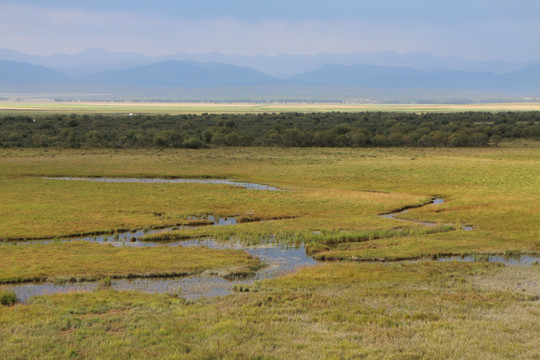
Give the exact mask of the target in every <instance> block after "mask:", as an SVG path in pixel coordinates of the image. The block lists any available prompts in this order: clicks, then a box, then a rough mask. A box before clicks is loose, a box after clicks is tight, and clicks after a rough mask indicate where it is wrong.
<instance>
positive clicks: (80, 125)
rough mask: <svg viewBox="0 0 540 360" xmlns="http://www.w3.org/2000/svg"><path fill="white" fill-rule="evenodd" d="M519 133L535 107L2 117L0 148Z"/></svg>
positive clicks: (336, 141) (350, 141)
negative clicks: (494, 110) (498, 110)
mask: <svg viewBox="0 0 540 360" xmlns="http://www.w3.org/2000/svg"><path fill="white" fill-rule="evenodd" d="M518 138H519V139H539V138H540V112H504V113H479V112H465V113H429V114H410V113H391V112H361V113H341V112H328V113H310V114H304V113H280V114H241V115H230V114H223V115H220V114H204V115H200V116H199V115H136V116H120V115H116V116H115V115H109V116H106V117H105V116H104V115H86V114H85V115H76V114H71V115H69V116H67V115H41V116H39V117H36V118H35V119H34V118H31V117H28V116H4V117H0V147H49V146H51V147H59V148H192V149H198V148H204V147H220V146H284V147H293V146H294V147H306V146H316V147H359V146H381V147H391V146H393V147H395V146H414V147H434V146H450V147H463V146H475V147H482V146H487V145H493V146H497V145H498V144H499V143H500V142H501V141H504V140H509V139H518Z"/></svg>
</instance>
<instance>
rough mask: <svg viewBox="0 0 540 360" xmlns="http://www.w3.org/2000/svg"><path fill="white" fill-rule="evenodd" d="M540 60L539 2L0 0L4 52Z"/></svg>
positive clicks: (0, 26)
mask: <svg viewBox="0 0 540 360" xmlns="http://www.w3.org/2000/svg"><path fill="white" fill-rule="evenodd" d="M90 47H99V48H103V49H107V50H112V51H133V52H139V53H144V54H148V55H162V54H171V53H176V52H180V51H181V52H189V53H194V52H203V53H207V52H213V51H218V52H222V53H226V54H269V55H275V54H279V53H288V54H314V53H319V52H331V53H348V52H356V51H360V52H370V51H386V50H393V51H397V52H407V51H427V52H430V53H433V54H434V55H438V56H459V57H463V58H467V59H476V60H486V59H491V58H499V59H504V60H530V59H540V1H539V0H512V1H507V0H407V1H405V0H369V1H364V0H331V1H330V0H189V1H183V0H179V1H178V0H176V1H175V0H153V1H150V0H0V48H9V49H14V50H18V51H22V52H26V53H31V54H52V53H76V52H79V51H81V50H84V49H85V48H90Z"/></svg>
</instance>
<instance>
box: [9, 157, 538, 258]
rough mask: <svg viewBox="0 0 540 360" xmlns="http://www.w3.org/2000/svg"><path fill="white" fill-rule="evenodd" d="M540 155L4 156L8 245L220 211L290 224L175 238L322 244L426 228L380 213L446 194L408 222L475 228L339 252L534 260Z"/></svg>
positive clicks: (192, 233)
mask: <svg viewBox="0 0 540 360" xmlns="http://www.w3.org/2000/svg"><path fill="white" fill-rule="evenodd" d="M539 157H540V151H539V148H537V147H528V148H487V149H273V148H262V149H259V148H255V149H252V148H249V149H214V150H199V151H190V150H166V151H112V150H103V151H100V150H92V151H82V150H81V151H70V150H65V151H60V150H49V151H44V150H3V151H0V174H1V175H0V184H1V187H2V189H3V191H2V192H1V193H0V202H1V203H2V205H3V206H2V207H1V208H0V215H1V216H0V225H1V226H0V229H1V230H0V238H30V237H41V236H53V237H54V236H60V235H67V234H72V233H80V232H93V231H108V230H113V229H117V228H130V229H131V228H144V227H150V226H164V225H172V224H175V223H178V222H182V221H185V219H186V217H187V216H189V215H197V214H199V215H200V214H205V213H212V214H215V215H222V216H235V215H236V216H255V217H258V218H261V219H272V218H283V217H285V218H290V219H287V220H276V221H270V222H261V223H244V224H240V225H236V226H226V227H206V228H201V229H192V230H182V231H180V232H179V233H178V234H177V236H179V237H181V238H182V237H186V236H191V237H199V236H203V235H209V236H213V237H218V238H228V237H230V236H233V237H239V238H243V239H250V240H253V239H258V238H261V237H265V236H266V237H267V236H268V235H270V234H274V235H276V236H277V237H278V238H282V239H284V240H287V239H289V240H290V239H297V240H298V239H300V240H302V241H307V242H310V241H312V240H316V239H315V238H316V237H315V236H312V235H313V233H314V232H316V231H321V232H330V233H336V232H337V233H339V232H346V233H354V232H357V233H363V232H366V231H367V232H370V231H371V232H373V231H390V230H392V229H394V228H397V227H399V228H404V229H405V230H406V229H411V230H412V229H415V228H419V227H420V225H417V224H414V223H410V222H404V221H397V220H391V219H384V218H381V217H378V216H377V215H378V214H380V213H383V212H387V211H390V210H393V209H398V208H400V207H403V206H405V205H413V204H422V203H425V202H426V201H428V200H429V199H430V198H431V197H432V196H434V195H437V196H441V197H444V198H445V203H444V204H441V205H429V206H426V207H423V208H419V209H412V210H411V211H410V212H409V213H407V214H404V215H403V217H408V218H410V219H418V220H429V221H433V222H435V223H439V224H441V225H444V224H456V225H457V226H458V227H459V225H460V224H468V225H473V226H474V231H472V232H463V231H458V232H451V233H444V234H436V235H426V236H424V235H422V236H408V237H405V238H392V239H388V240H381V239H377V240H373V241H369V242H367V243H365V244H364V243H362V244H350V245H349V247H346V246H341V247H339V248H334V249H332V250H335V251H339V255H340V256H342V257H346V256H347V255H350V256H355V257H360V258H372V257H374V256H376V257H377V258H379V257H385V256H388V257H391V258H401V257H415V256H420V255H433V254H437V253H463V252H467V253H470V252H504V251H506V250H521V251H523V252H533V251H539V249H540V240H539V239H540V228H539V227H538V224H539V223H540V213H539V212H538V211H537V206H536V204H537V203H538V202H540V188H539V187H538V184H539V183H540V167H539V166H538V163H539ZM43 176H122V177H175V176H176V177H218V178H235V179H239V180H243V181H252V182H256V183H261V184H269V185H274V186H278V187H281V188H283V189H285V190H291V191H282V192H266V191H253V190H246V189H242V188H237V187H232V186H227V185H211V184H206V185H205V184H126V183H115V184H112V183H93V182H68V181H60V180H45V179H42V178H41V177H43ZM156 214H160V215H159V216H158V215H156ZM413 233H414V231H413ZM174 236H176V235H174ZM348 252H349V253H348ZM334 255H336V256H337V253H335V254H334Z"/></svg>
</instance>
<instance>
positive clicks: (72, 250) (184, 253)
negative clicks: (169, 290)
mask: <svg viewBox="0 0 540 360" xmlns="http://www.w3.org/2000/svg"><path fill="white" fill-rule="evenodd" d="M0 262H1V263H2V266H1V267H0V284H1V283H17V282H24V281H82V280H96V279H101V278H105V277H109V278H124V277H163V276H187V275H194V274H199V273H202V272H203V271H207V272H210V273H215V274H219V275H221V276H234V275H245V274H251V273H253V272H254V271H255V270H256V269H258V268H259V267H260V266H261V264H260V262H259V260H258V259H254V258H252V257H251V255H249V254H247V253H245V252H243V251H236V250H213V249H208V248H189V247H170V248H169V247H152V248H130V247H113V246H112V245H101V244H91V243H85V242H74V243H59V242H54V243H50V244H28V245H21V246H18V245H12V244H10V245H0Z"/></svg>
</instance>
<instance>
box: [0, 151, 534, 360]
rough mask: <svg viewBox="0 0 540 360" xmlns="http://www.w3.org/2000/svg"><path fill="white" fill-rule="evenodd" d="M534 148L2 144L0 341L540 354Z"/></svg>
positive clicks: (59, 353) (274, 351) (183, 349)
mask: <svg viewBox="0 0 540 360" xmlns="http://www.w3.org/2000/svg"><path fill="white" fill-rule="evenodd" d="M539 163H540V151H539V148H538V147H536V146H535V145H534V144H532V145H529V146H522V145H520V146H504V147H503V146H501V147H498V148H466V149H450V148H426V149H374V148H365V149H346V148H342V149H303V148H289V149H280V148H232V149H227V151H222V150H215V149H206V150H186V149H182V150H145V151H142V150H118V151H115V150H96V149H93V150H92V149H86V150H58V149H24V150H17V149H12V150H2V152H1V153H0V187H1V189H2V191H1V192H0V202H1V203H2V206H1V207H0V239H4V241H3V242H2V243H0V263H1V264H2V267H1V269H0V281H1V282H2V284H1V285H0V293H2V294H8V293H10V292H16V296H17V298H18V300H19V301H18V302H17V303H16V304H14V305H5V306H4V305H3V306H0V324H2V326H0V349H1V350H0V355H1V357H3V358H6V359H15V358H17V357H18V358H21V357H22V358H31V357H43V354H44V353H43V349H47V352H46V356H45V357H46V358H83V359H85V358H88V359H89V358H142V357H156V354H160V355H159V357H161V358H186V359H190V358H193V359H201V358H204V359H218V358H237V359H253V358H261V359H262V358H265V359H266V358H268V359H270V358H276V359H277V358H279V359H284V358H285V359H286V358H295V359H314V358H321V359H322V358H336V359H338V358H368V359H371V358H448V359H450V358H456V354H457V353H459V354H460V358H465V359H468V358H470V359H475V358H493V359H499V358H500V359H503V358H508V359H510V358H524V359H534V358H535V357H536V356H537V349H538V347H539V346H540V343H539V342H538V336H537V334H538V331H540V328H539V325H538V324H539V322H538V321H537V320H538V316H539V314H540V313H539V311H540V307H539V306H540V292H539V289H540V266H539V265H538V255H539V253H540V240H539V239H540V229H539V227H538V224H539V223H540V218H539V214H538V211H537V209H536V207H537V206H536V204H537V203H538V202H539V201H540V194H539V192H538V189H539V187H538V184H539V183H540V167H539ZM55 178H70V179H81V180H78V181H67V180H59V179H55ZM126 179H129V180H127V181H126ZM189 179H197V180H199V179H200V180H219V181H229V180H230V179H233V180H230V181H231V182H235V183H252V184H264V185H262V186H265V187H268V188H265V189H261V190H273V191H259V190H255V189H253V188H249V187H245V186H243V185H237V184H234V183H223V182H216V183H204V182H203V181H201V182H199V181H197V182H187V181H178V180H189ZM396 179H399V181H396ZM89 180H91V181H89ZM109 180H112V181H109ZM175 181H176V182H175ZM276 190H281V191H276ZM283 190H286V191H283ZM440 199H443V200H440ZM381 215H383V216H381ZM81 234H83V235H81ZM84 234H86V235H84ZM89 234H92V235H89ZM40 239H41V240H40ZM435 260H437V261H435ZM32 280H39V281H38V282H32ZM40 294H41V295H40ZM35 295H38V296H35ZM6 298H7V297H6Z"/></svg>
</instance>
